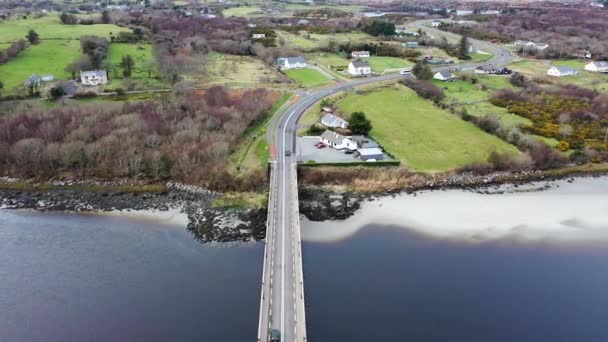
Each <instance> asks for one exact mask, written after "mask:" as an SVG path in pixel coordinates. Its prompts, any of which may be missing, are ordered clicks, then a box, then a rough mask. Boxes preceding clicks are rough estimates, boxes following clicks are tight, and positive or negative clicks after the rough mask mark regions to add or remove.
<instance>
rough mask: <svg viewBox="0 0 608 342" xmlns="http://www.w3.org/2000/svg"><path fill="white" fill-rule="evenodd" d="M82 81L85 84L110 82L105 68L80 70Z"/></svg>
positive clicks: (93, 84) (94, 84) (92, 84)
mask: <svg viewBox="0 0 608 342" xmlns="http://www.w3.org/2000/svg"><path fill="white" fill-rule="evenodd" d="M80 82H81V83H82V84H83V85H90V86H96V85H103V84H107V83H108V74H107V73H106V71H105V70H89V71H81V72H80Z"/></svg>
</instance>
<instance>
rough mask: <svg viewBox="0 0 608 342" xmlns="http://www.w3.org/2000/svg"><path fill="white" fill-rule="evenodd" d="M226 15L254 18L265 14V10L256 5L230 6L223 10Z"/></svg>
mask: <svg viewBox="0 0 608 342" xmlns="http://www.w3.org/2000/svg"><path fill="white" fill-rule="evenodd" d="M222 14H224V16H225V17H245V18H252V17H257V16H260V15H263V14H264V12H263V11H262V9H261V8H260V7H256V6H239V7H230V8H227V9H225V10H223V11H222Z"/></svg>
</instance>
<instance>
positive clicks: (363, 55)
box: [350, 51, 369, 58]
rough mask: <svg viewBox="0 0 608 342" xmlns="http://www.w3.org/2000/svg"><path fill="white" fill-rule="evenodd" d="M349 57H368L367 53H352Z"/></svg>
mask: <svg viewBox="0 0 608 342" xmlns="http://www.w3.org/2000/svg"><path fill="white" fill-rule="evenodd" d="M350 55H351V56H352V57H353V58H367V57H369V51H353V52H351V53H350Z"/></svg>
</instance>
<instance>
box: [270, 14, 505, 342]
mask: <svg viewBox="0 0 608 342" xmlns="http://www.w3.org/2000/svg"><path fill="white" fill-rule="evenodd" d="M424 23H425V21H420V22H416V23H414V24H413V25H414V26H416V27H420V28H422V29H423V30H425V31H427V32H429V33H432V34H434V35H446V36H448V35H451V36H452V38H453V39H458V38H459V37H458V36H457V35H453V34H451V33H450V34H448V33H445V32H443V31H440V30H436V29H432V28H430V27H426V26H425V25H424ZM470 41H471V43H472V44H473V45H474V46H475V47H476V48H477V49H479V50H483V51H486V52H488V53H491V54H493V57H492V58H491V59H490V60H488V61H485V62H483V63H467V64H462V65H458V66H455V65H452V66H443V67H439V68H435V69H434V70H435V71H439V70H446V69H451V68H454V67H459V68H460V69H461V70H469V69H474V68H476V67H477V66H480V65H485V64H488V63H493V64H498V65H504V64H506V63H508V62H510V61H512V60H513V59H514V57H515V56H513V55H512V54H511V53H510V52H509V51H508V50H506V49H505V48H502V47H499V46H494V45H492V44H489V43H487V42H482V41H478V40H474V39H471V40H470ZM402 77H404V76H403V75H400V74H389V75H384V76H377V77H367V78H360V79H355V80H353V81H349V82H342V83H336V84H333V85H331V86H328V87H325V88H323V89H319V90H311V91H308V92H301V93H299V94H297V98H296V100H295V101H294V102H293V103H292V104H291V105H289V106H288V107H286V109H285V110H284V111H278V112H277V115H276V116H275V117H274V118H273V119H272V120H271V122H270V125H269V134H268V140H269V143H270V145H271V147H272V148H271V149H272V151H274V156H273V161H272V163H271V165H272V166H271V170H272V171H271V179H270V196H269V211H268V223H267V225H268V229H267V234H266V248H265V253H264V271H263V273H264V275H263V280H262V282H263V284H262V294H261V305H260V320H259V332H258V340H259V341H268V340H269V339H268V337H269V333H270V330H272V329H277V330H279V331H280V332H281V335H282V336H281V337H282V338H281V341H289V342H292V341H305V340H306V320H305V309H304V284H303V276H302V259H301V256H302V254H301V245H300V242H301V241H300V225H299V211H298V201H297V175H296V168H295V164H296V153H295V150H296V146H295V145H296V143H295V140H296V139H295V138H296V130H297V122H298V120H299V119H300V117H301V116H302V114H304V112H305V111H306V110H307V109H308V108H309V107H311V106H312V105H313V104H315V103H316V102H318V101H321V100H322V99H323V98H325V97H327V96H330V95H332V94H334V93H337V92H341V91H345V90H349V89H352V88H354V87H357V86H361V85H365V84H370V83H375V82H381V81H385V80H393V79H398V78H402Z"/></svg>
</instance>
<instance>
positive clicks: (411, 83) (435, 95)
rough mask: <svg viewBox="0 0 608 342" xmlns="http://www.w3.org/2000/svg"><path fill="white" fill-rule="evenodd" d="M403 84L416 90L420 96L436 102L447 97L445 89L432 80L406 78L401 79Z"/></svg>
mask: <svg viewBox="0 0 608 342" xmlns="http://www.w3.org/2000/svg"><path fill="white" fill-rule="evenodd" d="M401 84H403V85H405V86H406V87H408V88H411V89H412V90H414V91H415V92H416V94H418V95H419V96H420V97H423V98H425V99H428V100H432V101H434V102H439V101H441V100H443V98H444V97H445V94H444V93H443V90H442V89H441V88H439V87H437V86H436V85H435V84H434V83H432V82H430V81H422V80H413V79H411V78H405V79H403V80H402V81H401Z"/></svg>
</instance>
